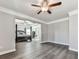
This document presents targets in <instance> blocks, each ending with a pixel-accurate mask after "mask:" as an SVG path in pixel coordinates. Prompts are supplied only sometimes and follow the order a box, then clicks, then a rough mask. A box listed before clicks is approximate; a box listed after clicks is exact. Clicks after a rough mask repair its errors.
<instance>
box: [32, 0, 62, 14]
mask: <svg viewBox="0 0 79 59" xmlns="http://www.w3.org/2000/svg"><path fill="white" fill-rule="evenodd" d="M61 4H62V2H57V3H52V4H49V2H48V0H43V2H42V3H41V5H36V4H32V6H34V7H39V8H40V11H39V12H37V14H40V13H41V12H48V13H49V14H51V13H52V12H51V11H50V8H52V7H55V6H59V5H61Z"/></svg>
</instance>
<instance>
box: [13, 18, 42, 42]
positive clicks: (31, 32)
mask: <svg viewBox="0 0 79 59" xmlns="http://www.w3.org/2000/svg"><path fill="white" fill-rule="evenodd" d="M15 23H16V42H23V41H24V42H28V41H30V42H31V41H41V24H39V23H34V22H31V21H27V20H21V19H15Z"/></svg>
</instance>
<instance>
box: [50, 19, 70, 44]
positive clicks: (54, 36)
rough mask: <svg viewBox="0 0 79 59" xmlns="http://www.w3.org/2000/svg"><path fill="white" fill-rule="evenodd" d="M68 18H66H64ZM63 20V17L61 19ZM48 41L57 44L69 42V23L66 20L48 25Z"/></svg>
mask: <svg viewBox="0 0 79 59" xmlns="http://www.w3.org/2000/svg"><path fill="white" fill-rule="evenodd" d="M65 19H68V18H65ZM63 20H64V19H63ZM48 34H49V35H48V41H50V42H54V43H58V44H64V45H68V44H69V39H68V34H69V23H68V20H65V21H61V22H57V23H53V24H49V25H48Z"/></svg>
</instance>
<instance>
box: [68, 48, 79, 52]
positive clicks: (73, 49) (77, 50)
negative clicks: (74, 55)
mask: <svg viewBox="0 0 79 59" xmlns="http://www.w3.org/2000/svg"><path fill="white" fill-rule="evenodd" d="M69 50H71V51H75V52H78V50H76V49H73V48H69Z"/></svg>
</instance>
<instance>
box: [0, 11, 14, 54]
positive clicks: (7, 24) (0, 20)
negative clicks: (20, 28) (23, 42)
mask: <svg viewBox="0 0 79 59" xmlns="http://www.w3.org/2000/svg"><path fill="white" fill-rule="evenodd" d="M12 51H15V20H14V17H13V16H11V15H9V14H6V13H3V12H0V55H1V54H5V53H8V52H12Z"/></svg>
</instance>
